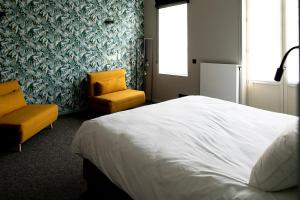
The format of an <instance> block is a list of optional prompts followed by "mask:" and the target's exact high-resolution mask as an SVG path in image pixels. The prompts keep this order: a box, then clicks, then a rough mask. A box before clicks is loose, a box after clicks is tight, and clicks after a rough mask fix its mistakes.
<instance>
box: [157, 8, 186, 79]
mask: <svg viewBox="0 0 300 200" xmlns="http://www.w3.org/2000/svg"><path fill="white" fill-rule="evenodd" d="M159 73H160V74H170V75H179V76H187V74H188V72H187V4H181V5H176V6H171V7H167V8H161V9H159Z"/></svg>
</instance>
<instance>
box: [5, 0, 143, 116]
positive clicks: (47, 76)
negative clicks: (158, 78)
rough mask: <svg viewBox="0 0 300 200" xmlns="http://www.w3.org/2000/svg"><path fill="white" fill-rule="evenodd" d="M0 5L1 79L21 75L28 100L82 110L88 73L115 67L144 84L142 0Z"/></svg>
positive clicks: (132, 82) (130, 83)
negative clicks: (0, 14) (2, 14)
mask: <svg viewBox="0 0 300 200" xmlns="http://www.w3.org/2000/svg"><path fill="white" fill-rule="evenodd" d="M0 10H1V11H4V12H5V16H4V17H2V18H1V20H0V82H5V81H7V80H11V79H18V80H19V81H20V84H21V85H22V89H23V91H24V94H25V98H26V100H27V102H28V103H56V104H58V105H59V107H60V113H68V112H73V111H76V110H79V109H81V108H82V107H84V106H85V99H86V80H85V79H86V73H87V72H92V71H103V70H109V69H114V68H117V67H122V68H125V69H126V71H127V77H126V78H127V85H128V86H129V87H131V88H135V87H136V81H135V77H136V74H137V75H138V87H141V85H142V81H143V73H142V71H143V68H142V67H141V66H142V65H140V63H141V62H140V59H142V56H141V54H142V49H143V47H142V44H143V39H138V38H143V37H144V28H143V27H144V25H143V23H144V22H143V19H144V18H143V10H144V2H143V0H132V1H127V0H118V1H117V0H110V1H107V0H85V1H79V0H57V1H52V0H51V1H50V0H34V1H18V0H17V1H5V0H0ZM107 20H108V22H107ZM105 21H106V22H107V23H106V22H105ZM110 21H112V23H109V22H110ZM136 66H138V73H136Z"/></svg>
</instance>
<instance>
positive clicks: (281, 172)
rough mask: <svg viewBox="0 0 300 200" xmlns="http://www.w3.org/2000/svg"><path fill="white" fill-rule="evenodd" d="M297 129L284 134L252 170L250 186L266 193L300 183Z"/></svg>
mask: <svg viewBox="0 0 300 200" xmlns="http://www.w3.org/2000/svg"><path fill="white" fill-rule="evenodd" d="M297 142H298V131H297V130H296V129H294V130H289V131H286V132H284V133H283V134H282V135H280V136H279V137H277V138H276V139H275V141H274V142H273V143H272V144H271V145H270V146H269V147H268V148H267V149H266V151H265V152H264V153H263V155H262V156H261V157H260V158H259V160H258V161H257V162H256V164H255V165H254V167H253V168H252V171H251V175H250V180H249V184H250V185H252V186H254V187H257V188H259V189H262V190H264V191H280V190H283V189H287V188H290V187H293V186H296V185H297V184H298V183H297V182H298V181H297V180H298V172H297V151H298V149H297Z"/></svg>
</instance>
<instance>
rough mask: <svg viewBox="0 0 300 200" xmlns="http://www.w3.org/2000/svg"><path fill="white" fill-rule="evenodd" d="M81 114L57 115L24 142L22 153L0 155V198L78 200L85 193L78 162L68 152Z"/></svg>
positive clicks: (80, 163) (75, 156)
mask: <svg viewBox="0 0 300 200" xmlns="http://www.w3.org/2000/svg"><path fill="white" fill-rule="evenodd" d="M90 118H93V117H91V116H88V115H87V114H84V113H77V114H71V115H64V116H60V117H59V119H58V120H57V121H56V122H55V123H54V128H53V129H50V128H46V129H44V130H43V131H41V132H40V133H39V134H37V135H35V136H34V137H33V138H31V139H30V140H28V141H27V142H25V143H24V144H23V146H22V152H21V153H19V152H1V153H0V199H1V200H8V199H9V200H10V199H11V200H18V199H24V200H25V199H26V200H27V199H30V200H35V199H43V200H44V199H45V200H48V199H49V200H54V199H57V200H64V199H66V200H71V199H79V198H80V196H81V195H82V194H83V193H84V191H85V190H86V185H85V181H84V179H83V176H82V159H81V158H80V157H79V156H77V155H74V154H72V153H71V152H70V144H71V141H72V138H73V136H74V134H75V133H76V131H77V129H78V128H79V127H80V125H81V123H82V122H83V121H84V120H86V119H90Z"/></svg>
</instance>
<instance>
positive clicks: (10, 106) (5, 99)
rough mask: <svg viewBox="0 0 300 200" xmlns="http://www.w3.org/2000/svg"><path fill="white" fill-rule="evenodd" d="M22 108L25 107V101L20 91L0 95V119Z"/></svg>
mask: <svg viewBox="0 0 300 200" xmlns="http://www.w3.org/2000/svg"><path fill="white" fill-rule="evenodd" d="M24 106H26V101H25V99H24V96H23V93H22V91H21V90H20V89H17V90H14V91H12V92H10V93H7V94H4V95H0V117H1V116H3V115H6V114H8V113H10V112H13V111H15V110H18V109H20V108H22V107H24Z"/></svg>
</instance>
